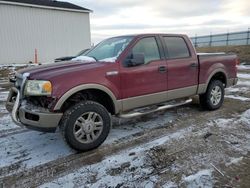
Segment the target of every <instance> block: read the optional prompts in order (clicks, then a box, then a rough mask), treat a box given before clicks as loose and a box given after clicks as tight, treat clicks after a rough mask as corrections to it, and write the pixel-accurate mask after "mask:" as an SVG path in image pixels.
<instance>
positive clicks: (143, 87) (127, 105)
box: [120, 36, 167, 111]
mask: <svg viewBox="0 0 250 188" xmlns="http://www.w3.org/2000/svg"><path fill="white" fill-rule="evenodd" d="M159 47H160V43H159V42H158V40H157V38H156V37H155V36H147V37H144V38H140V39H138V40H137V41H136V42H135V44H134V46H133V47H132V49H131V50H130V52H129V53H128V57H131V56H133V54H143V55H144V57H145V62H144V64H141V65H135V66H131V65H128V64H126V63H124V64H123V65H121V66H122V67H121V71H120V73H121V90H122V105H123V111H126V110H130V109H133V108H136V107H141V106H147V105H150V104H154V103H159V102H162V101H165V100H166V99H167V95H166V93H165V91H166V89H167V72H166V61H165V60H164V58H163V57H162V58H161V54H160V50H159ZM125 62H126V61H125Z"/></svg>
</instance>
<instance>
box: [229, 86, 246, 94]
mask: <svg viewBox="0 0 250 188" xmlns="http://www.w3.org/2000/svg"><path fill="white" fill-rule="evenodd" d="M248 90H249V88H248V87H229V88H226V92H228V93H237V92H246V91H248Z"/></svg>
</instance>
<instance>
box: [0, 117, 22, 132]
mask: <svg viewBox="0 0 250 188" xmlns="http://www.w3.org/2000/svg"><path fill="white" fill-rule="evenodd" d="M17 127H18V126H17V125H16V124H15V123H14V122H13V121H12V119H11V117H10V115H9V114H7V115H4V116H2V117H1V118H0V131H3V130H9V129H14V128H17ZM0 136H1V135H0Z"/></svg>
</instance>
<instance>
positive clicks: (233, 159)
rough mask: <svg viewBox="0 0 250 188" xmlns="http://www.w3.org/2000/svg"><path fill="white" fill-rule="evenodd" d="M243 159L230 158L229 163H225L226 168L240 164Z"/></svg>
mask: <svg viewBox="0 0 250 188" xmlns="http://www.w3.org/2000/svg"><path fill="white" fill-rule="evenodd" d="M242 159H243V157H238V158H233V157H231V158H230V162H228V163H226V166H230V165H232V164H238V163H239V162H241V161H242Z"/></svg>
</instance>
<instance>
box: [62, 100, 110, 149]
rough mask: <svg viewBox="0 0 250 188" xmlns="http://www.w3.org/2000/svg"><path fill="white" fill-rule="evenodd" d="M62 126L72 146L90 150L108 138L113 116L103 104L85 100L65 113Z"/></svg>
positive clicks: (66, 138)
mask: <svg viewBox="0 0 250 188" xmlns="http://www.w3.org/2000/svg"><path fill="white" fill-rule="evenodd" d="M60 127H61V130H62V133H63V136H64V137H65V140H66V142H67V143H68V144H69V145H70V146H71V147H72V148H74V149H76V150H78V151H88V150H92V149H94V148H97V147H98V146H100V145H101V144H102V143H103V142H104V140H105V139H106V138H107V136H108V134H109V130H110V127H111V117H110V115H109V113H108V111H107V110H106V108H105V107H103V106H102V105H101V104H99V103H96V102H93V101H84V102H81V103H78V104H76V105H74V106H72V107H71V108H69V109H68V110H67V111H66V112H65V113H64V115H63V118H62V120H61V125H60Z"/></svg>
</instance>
